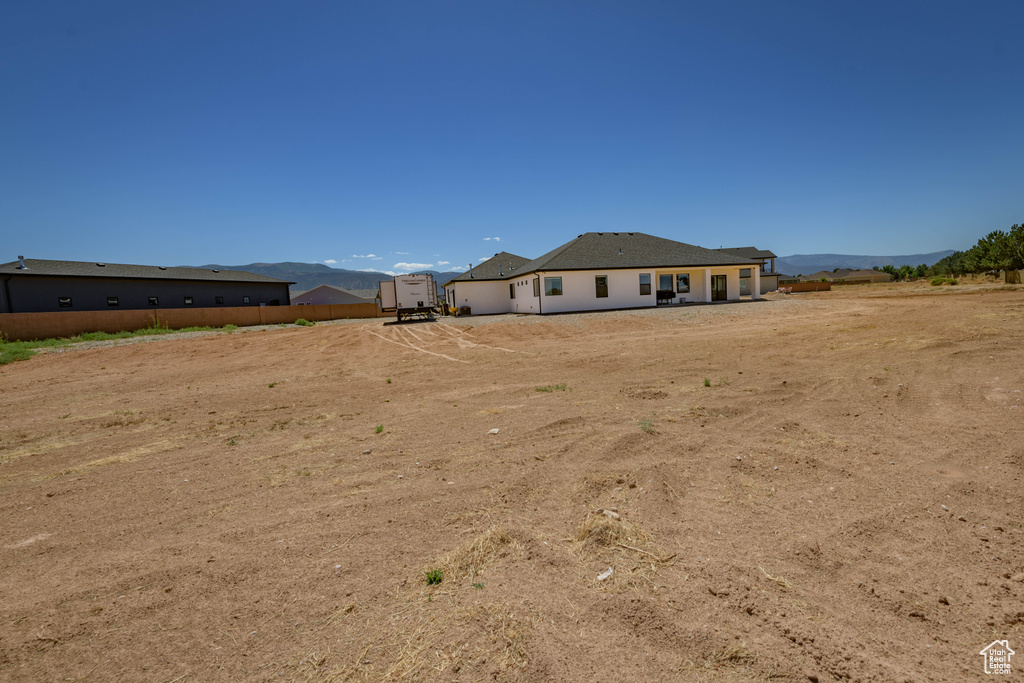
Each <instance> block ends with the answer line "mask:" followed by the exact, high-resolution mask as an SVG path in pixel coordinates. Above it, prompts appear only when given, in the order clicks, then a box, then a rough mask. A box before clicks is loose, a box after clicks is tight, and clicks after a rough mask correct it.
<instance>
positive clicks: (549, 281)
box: [544, 275, 565, 296]
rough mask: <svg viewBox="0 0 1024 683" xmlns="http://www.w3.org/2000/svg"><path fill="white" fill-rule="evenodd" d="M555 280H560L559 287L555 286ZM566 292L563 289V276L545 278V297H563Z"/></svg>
mask: <svg viewBox="0 0 1024 683" xmlns="http://www.w3.org/2000/svg"><path fill="white" fill-rule="evenodd" d="M555 280H558V286H557V287H556V286H554V285H555ZM564 291H565V290H564V289H563V288H562V276H561V275H555V276H552V277H546V278H544V296H562V293H563V292H564Z"/></svg>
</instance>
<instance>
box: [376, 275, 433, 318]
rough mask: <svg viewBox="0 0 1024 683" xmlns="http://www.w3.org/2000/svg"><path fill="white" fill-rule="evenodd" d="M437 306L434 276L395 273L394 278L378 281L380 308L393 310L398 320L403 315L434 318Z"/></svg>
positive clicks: (406, 316) (405, 316)
mask: <svg viewBox="0 0 1024 683" xmlns="http://www.w3.org/2000/svg"><path fill="white" fill-rule="evenodd" d="M436 306H437V288H436V287H435V286H434V276H433V275H431V274H430V273H424V274H423V275H396V276H395V279H394V280H381V281H380V310H382V311H388V312H390V311H394V312H395V315H396V317H397V318H398V322H402V318H403V317H404V318H405V319H406V320H408V319H409V318H423V319H425V320H433V319H434V308H435V307H436Z"/></svg>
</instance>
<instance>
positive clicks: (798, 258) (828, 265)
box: [775, 249, 953, 275]
mask: <svg viewBox="0 0 1024 683" xmlns="http://www.w3.org/2000/svg"><path fill="white" fill-rule="evenodd" d="M952 253H953V250H952V249H947V250H946V251H933V252H931V253H930V254H906V255H903V256H856V255H852V254H793V255H792V256H780V257H779V258H777V259H775V271H776V272H779V273H784V274H786V275H810V274H811V273H817V272H818V271H822V270H835V269H836V268H852V269H854V270H870V269H872V268H874V267H875V266H878V267H879V268H881V267H882V266H896V267H897V268H899V267H900V266H919V265H921V264H922V263H923V264H925V265H926V266H933V265H935V264H936V263H937V262H938V261H941V260H942V259H944V258H946V257H947V256H949V255H950V254H952Z"/></svg>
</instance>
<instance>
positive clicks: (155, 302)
mask: <svg viewBox="0 0 1024 683" xmlns="http://www.w3.org/2000/svg"><path fill="white" fill-rule="evenodd" d="M149 305H150V306H159V305H160V298H159V297H155V296H151V297H149Z"/></svg>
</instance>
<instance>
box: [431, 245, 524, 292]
mask: <svg viewBox="0 0 1024 683" xmlns="http://www.w3.org/2000/svg"><path fill="white" fill-rule="evenodd" d="M529 261H530V259H528V258H523V257H522V256H516V255H515V254H510V253H508V252H507V251H503V252H501V253H498V254H495V255H494V256H492V257H491V258H489V259H487V260H486V261H484V262H483V263H481V264H479V265H476V266H473V267H472V269H470V270H467V271H466V272H465V273H463V274H462V275H459V276H458V277H453V278H452V279H451V280H449V281H448V282H457V281H460V280H505V279H507V278H509V277H512V276H515V275H522V274H523V269H522V265H523V264H524V263H529ZM470 275H472V277H470ZM448 282H446V283H444V284H448Z"/></svg>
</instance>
